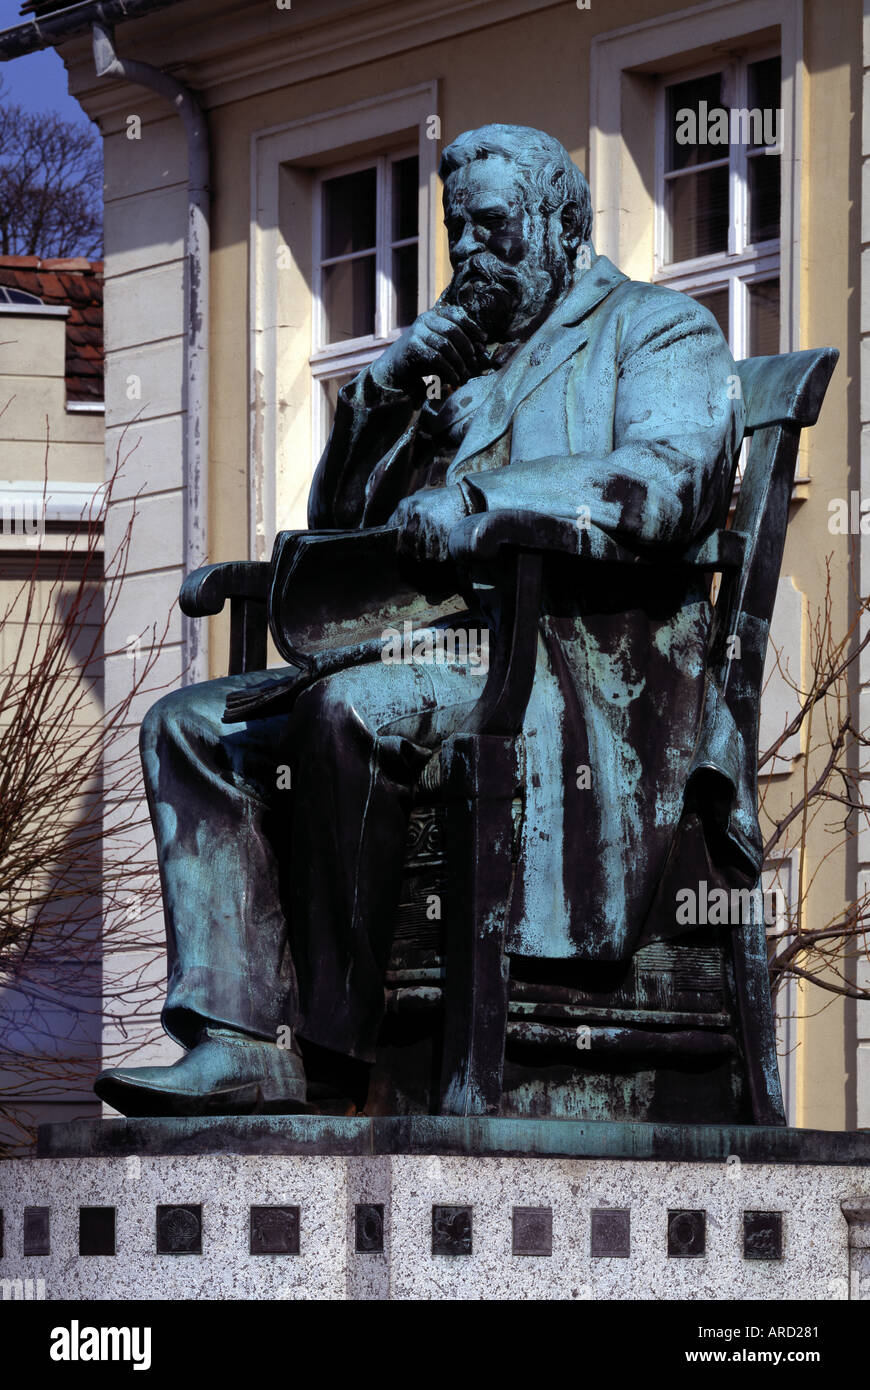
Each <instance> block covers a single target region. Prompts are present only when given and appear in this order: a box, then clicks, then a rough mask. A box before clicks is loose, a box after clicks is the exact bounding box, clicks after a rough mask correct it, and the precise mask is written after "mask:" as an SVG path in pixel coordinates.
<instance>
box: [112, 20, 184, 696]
mask: <svg viewBox="0 0 870 1390" xmlns="http://www.w3.org/2000/svg"><path fill="white" fill-rule="evenodd" d="M92 34H93V50H94V66H95V67H96V71H97V76H98V77H117V78H121V79H122V80H123V81H125V82H132V83H135V84H137V85H138V86H140V87H148V88H150V90H151V91H153V92H157V94H158V95H159V96H162V97H165V98H166V100H167V101H168V102H171V104H172V105H173V106H174V107H175V110H176V112H177V113H178V115H179V116H180V117H181V120H182V122H183V124H184V129H185V133H186V136H187V155H188V183H187V204H188V212H187V244H186V248H185V249H186V252H187V284H186V293H185V306H184V308H185V313H184V333H185V375H186V378H187V422H186V434H185V460H184V481H185V486H186V502H185V508H184V572H185V574H190V573H191V571H192V570H195V569H197V568H198V567H199V566H200V565H203V564H205V562H206V559H207V555H208V329H209V294H208V291H209V249H210V238H209V163H210V156H209V144H208V128H207V126H206V120H205V114H204V112H203V110H202V107H201V106H200V104H199V102H198V101H197V99H196V97H195V96H194V95H193V93H192V92H191V91H190V89H189V88H188V87H185V86H184V85H183V83H181V82H179V81H178V79H177V78H175V77H171V76H170V75H169V73H166V72H162V71H161V70H160V68H156V67H153V66H152V65H151V64H150V63H142V62H140V61H139V60H138V59H136V58H119V57H118V54H117V53H116V52H115V46H114V36H113V33H112V30H111V29H109V28H107V27H106V26H105V25H102V24H94V25H93V29H92ZM182 638H183V643H184V653H185V668H186V669H185V673H184V681H185V684H191V683H192V682H194V681H202V680H208V677H209V669H208V624H207V623H205V622H203V621H202V620H201V619H199V620H198V619H194V618H186V617H182Z"/></svg>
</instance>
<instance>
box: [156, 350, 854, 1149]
mask: <svg viewBox="0 0 870 1390" xmlns="http://www.w3.org/2000/svg"><path fill="white" fill-rule="evenodd" d="M837 356H838V354H837V352H836V351H835V350H834V349H831V348H826V349H821V350H818V351H807V352H798V353H791V354H788V355H787V356H780V357H767V358H755V359H750V360H748V361H745V362H742V363H740V364H739V367H738V370H739V373H740V379H741V384H742V390H743V396H744V402H745V406H746V435H747V436H751V445H750V448H749V454H748V459H747V463H746V469H745V473H744V476H743V479H742V483H741V487H740V490H739V495H738V498H737V502H736V507H735V510H734V515H733V518H732V524H731V526H730V527H729V528H728V529H720V530H717V531H715V532H714V533H713V534H711V535H710V536H708V537H707V538H706V539H705V540H704V541H703V542H702V543H700V544H696V545H694V546H692V547H690V548H689V549H688V550H687V551H686V552H684V553H683V554H681V555H679V556H676V557H674V559H673V561H672V563H673V565H674V566H675V567H676V568H679V569H683V568H685V567H690V568H691V569H693V570H696V571H702V572H703V573H704V574H705V575H708V576H709V578H710V580H711V582H712V578H713V576H714V575H715V574H719V575H720V576H721V583H720V587H719V591H718V595H717V598H716V602H715V607H714V614H713V621H712V625H711V629H710V636H709V646H708V658H707V680H708V683H709V686H710V687H711V688H712V687H715V693H716V696H717V698H718V699H720V700H723V701H724V702H725V704H727V706H728V708H729V709H730V711H731V714H732V715H733V717H734V720H735V722H736V724H737V726H738V728H739V730H740V731H741V733H742V736H743V738H744V741H745V745H746V747H747V749H748V750H750V753H751V757H752V766H753V768H754V766H755V762H756V761H757V757H756V754H757V737H758V718H759V702H760V695H761V686H762V676H763V670H764V662H765V654H766V650H767V641H768V632H769V627H770V619H771V615H772V610H773V603H774V598H775V594H776V586H777V581H778V577H779V570H780V564H781V560H782V553H783V547H784V544H785V535H786V527H787V521H788V507H789V501H790V497H791V490H792V485H793V479H794V469H795V463H796V459H797V451H798V443H799V439H800V431H801V429H802V428H805V427H808V426H810V425H812V424H814V423H815V421H816V419H817V418H818V414H819V410H820V408H821V404H822V401H823V398H824V394H825V391H826V389H827V385H828V382H829V380H830V377H831V374H832V372H833V370H834V366H835V365H836V361H837ZM590 549H591V547H590V536H589V532H588V530H587V529H585V528H584V527H583V526H582V525H581V524H580V523H575V522H572V521H569V520H562V519H556V518H549V517H543V516H540V515H537V514H532V513H524V512H518V511H497V512H489V513H484V514H481V515H477V516H473V517H469V518H468V519H467V521H466V522H465V523H463V524H462V525H461V526H460V527H459V528H457V530H456V531H455V532H454V535H453V538H452V542H451V556H452V559H453V561H454V562H455V565H456V566H457V567H458V569H459V570H460V571H462V572H465V573H467V574H469V575H470V576H471V577H472V580H474V579H475V578H477V579H482V580H483V581H484V582H486V583H487V584H495V585H496V586H497V587H498V589H499V591H500V596H501V607H500V611H501V621H500V623H499V625H498V629H497V630H496V631H495V632H494V633H493V639H492V647H493V649H492V653H491V659H490V669H489V673H488V676H487V680H486V684H485V686H484V688H483V691H482V694H481V698H480V700H479V701H478V703H477V705H476V706H475V708H474V711H473V713H472V715H471V717H470V719H469V721H468V723H467V726H466V728H465V729H464V730H462V731H461V732H460V733H458V734H456V735H454V736H453V737H452V738H450V739H447V740H446V741H445V742H444V744H443V745H442V746H441V748H440V750H439V751H438V753H437V754H435V755H434V756H433V758H432V760H431V762H430V764H429V765H428V766H427V767H426V768H425V769H424V772H423V774H422V776H421V778H420V784H419V788H418V796H417V798H416V801H415V807H414V810H413V812H412V816H411V821H410V827H409V836H408V846H407V854H406V865H405V869H406V875H405V882H404V886H403V892H402V898H401V902H400V905H399V909H398V913H397V918H396V925H395V932H394V944H393V950H392V957H391V960H390V964H389V968H388V972H387V979H386V1006H387V1011H386V1016H385V1021H384V1027H383V1029H382V1036H381V1046H380V1048H379V1055H378V1060H377V1062H376V1064H375V1066H374V1068H373V1070H372V1077H371V1085H370V1091H369V1101H368V1105H367V1109H368V1111H369V1112H370V1113H405V1112H424V1113H425V1112H432V1111H435V1112H440V1113H442V1114H454V1115H475V1114H479V1115H486V1114H502V1115H517V1116H519V1115H550V1116H553V1115H562V1116H566V1117H569V1116H570V1117H576V1118H587V1119H595V1118H609V1119H648V1120H659V1121H665V1122H667V1121H680V1120H682V1121H687V1122H689V1121H692V1122H709V1123H713V1122H719V1123H725V1122H729V1121H731V1122H741V1121H742V1122H748V1123H756V1124H782V1123H784V1115H783V1109H782V1099H781V1094H780V1086H779V1076H778V1070H777V1063H776V1055H775V1046H774V1023H773V1015H772V1010H771V1003H770V991H769V983H768V971H767V950H766V940H765V928H764V922H763V918H762V917H761V915H760V914H758V913H757V912H756V913H754V914H753V920H751V921H750V922H748V923H745V924H744V925H743V926H741V928H740V929H739V930H737V931H735V930H734V929H733V927H730V926H729V927H712V926H711V927H701V928H699V929H697V930H694V931H692V932H690V933H684V934H681V935H679V936H674V935H673V933H670V932H669V930H668V926H667V923H668V918H669V916H670V918H671V920H672V919H673V903H674V893H675V889H676V887H677V886H679V885H680V884H684V883H687V882H697V881H698V880H699V879H701V878H706V879H708V880H709V881H711V882H713V883H715V884H721V885H723V886H725V887H726V889H733V888H736V889H738V890H740V889H743V890H747V889H748V890H751V889H753V888H754V887H755V886H756V884H755V876H754V874H753V873H752V871H751V869H750V866H749V865H748V864H747V865H745V866H737V867H735V866H734V864H733V862H732V863H726V862H725V860H724V858H723V856H722V853H721V846H719V845H718V844H717V841H716V831H715V827H711V826H710V825H709V824H708V823H703V822H702V818H701V816H700V815H699V813H698V811H697V809H696V807H695V806H694V804H693V799H692V796H691V794H690V789H689V794H687V797H686V803H685V808H684V812H683V817H682V820H681V822H680V826H679V829H678V831H677V834H676V837H675V840H674V846H673V850H672V852H671V855H670V857H669V860H668V864H667V867H666V870H665V873H664V875H663V878H662V880H661V882H660V883H659V887H658V890H657V894H656V897H655V900H654V903H653V907H652V909H651V912H650V914H649V920H650V922H651V923H652V924H653V927H654V928H655V927H658V930H655V929H653V930H650V929H649V924H648V925H647V928H645V930H644V933H643V935H642V937H641V944H640V946H639V949H637V950H636V952H635V954H634V955H633V956H632V958H631V960H630V961H628V962H627V963H625V964H623V965H620V966H616V967H608V968H606V969H604V968H601V967H596V968H590V967H583V966H581V965H579V964H577V963H574V962H568V961H558V962H557V961H544V962H536V963H531V962H529V961H518V960H517V959H516V958H511V957H510V956H509V955H507V954H506V953H505V951H504V949H503V939H504V916H505V912H504V909H505V905H506V903H507V902H508V900H509V895H510V888H511V880H512V876H513V874H514V873H515V869H516V860H517V854H518V846H519V835H518V827H519V825H520V823H521V819H522V815H523V758H522V737H521V729H522V724H523V717H524V713H525V709H526V705H527V702H528V699H529V695H530V692H531V688H532V681H533V676H534V669H535V653H536V643H537V633H538V620H539V615H540V612H541V603H542V594H543V593H544V592H545V589H544V576H545V572H546V567H547V566H550V565H552V564H560V565H563V566H564V565H567V566H569V568H570V570H571V572H573V570H574V569H576V570H577V573H578V574H580V573H581V572H582V567H584V566H589V565H595V566H600V565H606V566H608V567H614V568H613V570H612V571H611V572H613V573H616V572H619V571H621V572H622V573H626V572H627V567H630V570H631V573H632V574H634V575H637V574H638V567H643V566H644V565H645V564H649V561H648V560H646V559H645V558H644V557H643V556H642V555H640V554H637V553H634V552H632V551H630V550H628V549H625V548H624V547H622V546H620V545H618V544H617V543H616V542H614V541H613V540H612V539H610V538H608V537H606V536H603V534H602V533H598V534H597V535H596V537H595V554H594V558H593V557H592V556H591V554H590ZM656 563H657V565H659V566H660V565H661V563H662V561H661V557H660V556H659V557H657V560H656ZM362 575H365V576H366V577H365V580H364V582H362V583H361V580H360V577H361V576H362ZM227 599H229V601H230V626H231V636H230V664H229V673H230V674H235V673H238V672H242V671H256V670H262V669H264V668H265V665H266V632H267V613H268V617H269V621H270V622H271V627H272V633H273V636H274V638H275V641H276V645H277V646H278V649H279V651H280V652H281V654H282V655H283V656H284V657H285V659H287V660H289V661H290V662H291V663H295V664H297V665H299V666H303V667H304V666H306V665H307V666H308V668H309V670H310V673H311V675H312V677H314V676H316V675H319V674H326V672H327V671H328V670H329V669H330V667H329V662H328V657H326V658H325V660H324V654H326V653H328V652H329V651H330V650H331V649H333V648H334V647H336V646H337V645H345V644H346V641H347V638H346V635H345V636H342V635H341V630H342V629H343V631H344V633H346V632H347V625H348V624H351V625H352V626H353V630H354V636H355V637H356V638H357V639H358V641H359V643H360V644H361V647H363V648H364V647H365V646H366V644H368V645H369V646H370V647H372V649H373V648H374V644H376V643H377V642H378V641H380V640H381V636H382V633H383V629H384V627H385V626H388V625H396V624H401V622H402V621H403V620H404V619H409V620H410V621H412V622H417V621H420V620H422V619H423V618H424V617H430V618H431V617H432V616H443V615H444V614H445V613H448V612H450V611H451V605H453V606H454V607H455V602H456V600H455V596H448V597H447V598H445V596H444V595H439V594H436V595H435V596H434V598H433V596H432V595H431V594H430V595H428V596H427V594H425V593H421V592H420V589H419V586H418V584H417V583H415V581H414V580H413V579H410V578H409V577H408V576H407V575H406V574H405V573H403V572H402V571H401V569H397V566H396V562H395V534H394V533H392V532H390V531H389V530H386V529H379V530H373V531H369V532H359V531H356V532H319V533H317V532H284V533H282V534H281V535H280V536H279V537H278V538H277V540H276V546H275V552H274V554H273V559H272V563H271V565H269V564H265V563H248V562H236V563H229V564H220V565H210V566H206V567H204V568H203V569H200V570H197V571H196V572H195V573H193V574H191V575H190V576H189V577H188V578H187V579H186V580H185V582H184V585H183V587H182V591H181V607H182V609H183V611H184V612H185V613H187V614H188V615H190V616H195V617H204V616H207V615H211V614H216V613H218V612H220V611H221V610H222V608H223V606H224V603H225V602H226V600H227ZM336 612H340V613H341V614H342V617H343V622H342V624H341V627H340V626H339V625H338V624H337V623H336V622H335V618H334V614H335V613H336ZM735 637H737V638H738V639H739V643H735V642H734V641H733V640H729V639H733V638H735ZM737 651H739V653H740V656H739V659H735V653H736V652H737ZM711 693H712V692H711ZM699 775H700V776H704V775H706V774H705V772H704V769H701V770H700V773H699ZM710 775H712V774H710ZM754 787H755V783H754V780H753V788H754ZM499 922H500V923H501V928H500V929H499V927H498V924H499ZM493 923H495V925H496V929H493ZM663 924H664V929H662V927H663Z"/></svg>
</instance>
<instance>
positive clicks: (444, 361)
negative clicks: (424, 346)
mask: <svg viewBox="0 0 870 1390" xmlns="http://www.w3.org/2000/svg"><path fill="white" fill-rule="evenodd" d="M433 346H434V351H435V361H436V362H437V363H438V364H439V365H440V368H441V370H440V371H439V373H438V374H439V376H441V378H442V379H445V369H446V371H447V372H448V373H449V375H448V376H447V377H446V380H447V382H448V385H450V386H458V385H460V384H461V383H462V382H463V381H467V380H468V376H469V372H468V367H467V366H466V364H465V363H464V362H463V360H462V358H461V357H460V355H459V353H458V352H457V351H456V348H455V347H454V346H453V344H452V343H450V342H448V341H447V339H446V338H438V339H437V340H436V342H435V343H434V344H433Z"/></svg>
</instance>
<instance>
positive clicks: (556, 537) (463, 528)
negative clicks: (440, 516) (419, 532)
mask: <svg viewBox="0 0 870 1390" xmlns="http://www.w3.org/2000/svg"><path fill="white" fill-rule="evenodd" d="M449 546H450V558H451V559H452V560H454V561H455V562H456V563H457V564H459V565H463V566H468V565H472V564H474V562H475V561H478V562H480V561H493V560H498V559H499V558H501V557H502V552H504V551H509V550H526V551H535V552H538V553H541V554H556V555H574V556H576V557H577V558H578V559H585V560H594V561H596V562H598V563H599V564H610V565H640V566H650V565H654V566H655V567H656V568H657V569H659V568H662V567H663V566H673V567H674V568H676V569H700V570H711V569H712V570H731V569H739V568H740V566H741V565H742V564H743V557H744V553H745V548H746V537H745V536H744V535H743V533H742V532H740V531H724V530H721V531H714V532H713V533H712V535H710V536H707V537H706V538H705V539H704V540H703V541H697V542H695V543H694V544H693V545H690V546H688V547H687V548H686V549H685V550H683V551H679V552H673V553H671V554H668V553H662V552H658V553H656V554H654V555H653V554H651V553H648V552H647V553H641V552H639V551H634V550H631V549H629V547H627V546H624V545H622V544H620V543H619V542H618V541H615V540H613V538H612V537H611V536H609V535H607V533H606V532H605V531H602V530H601V529H600V527H598V526H593V525H582V524H581V523H580V522H579V521H572V520H570V519H569V518H568V517H564V518H563V517H554V516H546V515H545V514H544V513H542V512H527V511H495V512H479V513H477V514H476V515H474V516H469V517H465V518H464V519H463V520H462V521H460V522H459V524H458V525H457V526H455V527H454V528H453V530H452V531H451V533H450V542H449Z"/></svg>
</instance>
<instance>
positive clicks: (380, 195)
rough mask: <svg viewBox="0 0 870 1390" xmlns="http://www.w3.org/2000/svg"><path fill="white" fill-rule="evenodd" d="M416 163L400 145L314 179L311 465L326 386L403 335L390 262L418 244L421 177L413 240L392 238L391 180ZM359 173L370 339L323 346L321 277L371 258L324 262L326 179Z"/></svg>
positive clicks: (321, 438)
mask: <svg viewBox="0 0 870 1390" xmlns="http://www.w3.org/2000/svg"><path fill="white" fill-rule="evenodd" d="M411 158H417V159H419V150H418V148H417V147H416V146H414V145H411V144H408V143H403V144H401V145H398V146H397V147H396V148H395V149H389V150H382V151H380V152H378V153H377V154H371V155H363V156H361V157H360V158H358V159H353V160H348V161H346V162H344V163H340V164H328V165H326V166H325V167H324V168H322V169H320V170H318V172H317V173H316V174H315V177H314V187H313V193H312V258H311V264H312V306H311V355H310V357H309V359H308V365H309V367H310V370H311V391H312V406H311V453H312V459H313V463H314V465H315V466H316V463H317V460H318V459H319V458H320V456H321V454H322V453H323V450H324V448H325V447H326V441H327V437H328V433H329V422H328V419H327V398H326V390H325V387H326V383H327V382H329V381H332V380H334V379H335V378H336V377H343V376H355V375H356V373H357V372H359V371H361V370H362V369H363V367H367V366H368V365H369V363H370V362H373V361H374V360H375V358H376V357H378V356H379V355H380V353H382V352H383V350H384V348H386V347H388V346H389V344H390V343H393V342H395V341H396V339H397V338H398V337H399V336H400V335H401V333H402V332H403V331H404V330H403V329H402V328H400V327H399V326H398V325H397V324H396V298H397V296H396V286H395V283H394V281H393V275H392V265H391V259H392V254H393V251H395V250H397V249H399V248H400V247H404V246H416V247H417V249H418V260H419V248H420V242H421V229H420V220H419V192H420V172H419V166H418V175H417V189H418V204H417V206H418V214H417V232H416V235H415V236H411V237H396V238H393V236H392V214H393V180H392V177H391V174H392V166H393V165H394V164H396V163H398V162H399V161H400V160H402V159H411ZM363 169H374V170H375V178H376V183H375V245H374V248H371V249H373V250H374V260H375V315H374V330H375V331H374V333H367V334H363V335H361V336H359V337H356V338H345V339H342V340H336V341H334V342H326V341H324V339H325V323H326V307H325V304H324V296H323V280H324V276H323V271H324V267H326V266H328V265H338V264H340V263H341V262H343V261H350V260H360V259H362V257H363V256H365V255H370V254H371V249H369V250H366V251H352V252H348V253H346V254H345V255H342V256H323V254H322V253H323V250H324V241H323V235H324V227H323V185H324V184H325V183H327V182H328V181H329V180H330V179H336V178H341V177H343V176H344V175H345V174H355V173H359V172H360V171H361V170H363ZM420 298H421V286H420V276H419V274H418V276H417V312H418V313H419V312H420Z"/></svg>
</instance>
